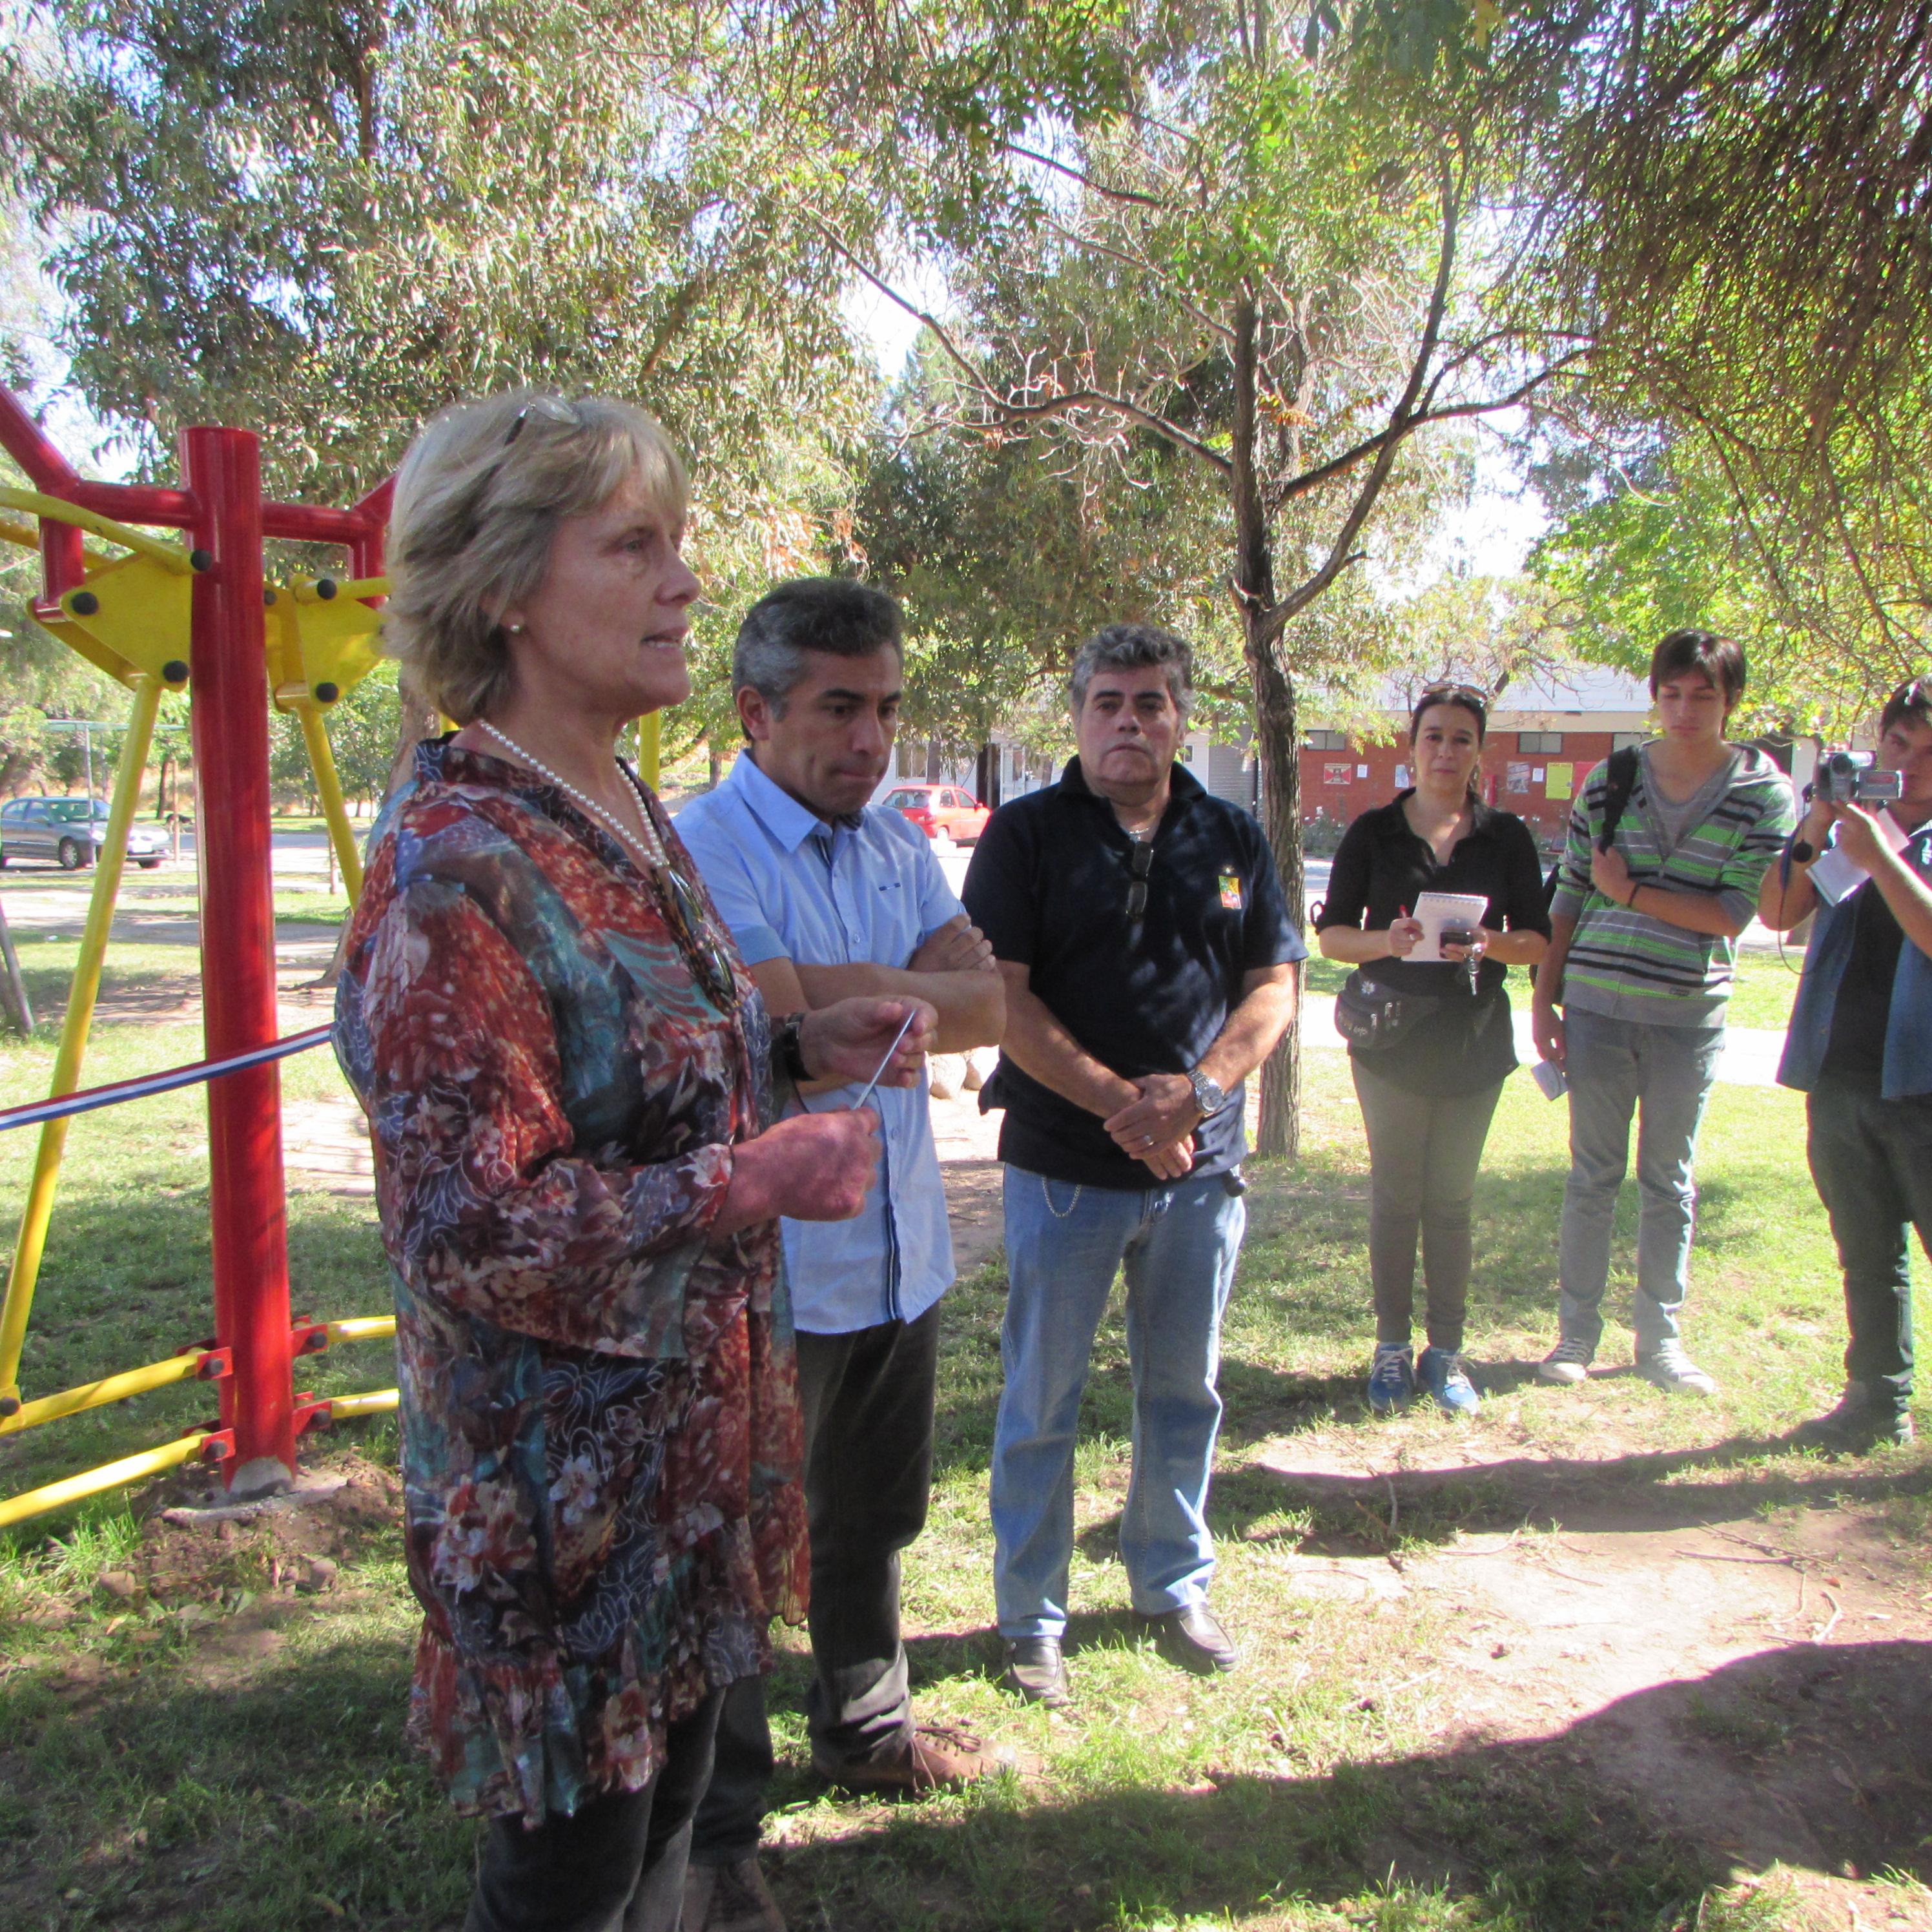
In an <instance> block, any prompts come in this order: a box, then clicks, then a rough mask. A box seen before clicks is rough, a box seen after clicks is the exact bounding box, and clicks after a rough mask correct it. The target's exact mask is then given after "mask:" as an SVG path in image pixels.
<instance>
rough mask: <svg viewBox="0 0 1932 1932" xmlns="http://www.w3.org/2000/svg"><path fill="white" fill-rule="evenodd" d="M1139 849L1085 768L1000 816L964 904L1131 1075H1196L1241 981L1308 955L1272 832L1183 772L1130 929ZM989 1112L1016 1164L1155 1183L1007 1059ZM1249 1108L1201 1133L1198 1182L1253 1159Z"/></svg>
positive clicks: (1008, 956) (1235, 1101)
mask: <svg viewBox="0 0 1932 1932" xmlns="http://www.w3.org/2000/svg"><path fill="white" fill-rule="evenodd" d="M1133 854H1134V841H1133V840H1132V839H1131V838H1129V837H1128V836H1127V834H1126V832H1124V831H1122V830H1121V825H1120V821H1119V820H1118V819H1117V818H1115V816H1114V808H1113V807H1112V805H1110V804H1109V802H1107V800H1106V799H1104V798H1102V797H1100V796H1099V795H1098V794H1097V793H1094V792H1091V791H1090V790H1088V788H1087V781H1086V780H1085V778H1083V777H1082V775H1081V771H1080V760H1079V759H1078V758H1074V759H1072V760H1069V762H1068V763H1067V769H1066V770H1065V771H1064V772H1062V773H1061V777H1060V782H1059V783H1058V784H1053V785H1049V786H1047V787H1045V789H1043V790H1040V791H1037V792H1032V793H1029V794H1028V796H1026V797H1025V798H1020V799H1015V800H1014V801H1013V802H1012V803H1011V804H1010V805H1002V806H1001V808H1000V809H999V810H998V811H996V812H995V813H994V814H993V816H992V819H991V820H989V822H988V823H987V826H986V831H985V832H984V833H983V835H982V836H981V838H980V844H979V849H978V850H977V851H976V852H975V853H974V855H973V863H972V865H971V868H970V869H969V870H968V872H967V874H966V888H965V892H964V893H963V895H962V897H963V898H964V899H965V904H966V910H967V911H968V913H971V915H972V917H973V921H974V924H975V925H976V926H979V927H980V929H981V930H982V931H983V932H984V933H985V934H986V937H987V938H988V939H989V941H992V947H993V952H994V955H995V957H996V958H998V959H1004V960H1008V961H1010V962H1012V963H1013V964H1014V965H1021V966H1025V968H1028V986H1030V987H1031V989H1032V991H1033V992H1034V993H1035V994H1037V995H1038V996H1039V997H1040V999H1042V1000H1043V1001H1045V1002H1046V1007H1047V1009H1048V1010H1049V1012H1051V1013H1052V1015H1053V1016H1054V1017H1055V1019H1058V1021H1059V1022H1060V1023H1061V1025H1063V1026H1064V1027H1065V1028H1066V1029H1067V1031H1068V1032H1069V1033H1070V1034H1072V1035H1073V1037H1074V1038H1075V1039H1076V1040H1077V1041H1079V1043H1080V1045H1081V1046H1082V1047H1084V1048H1085V1049H1086V1051H1087V1052H1089V1053H1091V1055H1093V1056H1094V1058H1095V1059H1096V1060H1097V1061H1100V1063H1101V1064H1102V1065H1103V1066H1104V1067H1109V1068H1111V1069H1112V1070H1113V1071H1114V1072H1115V1073H1118V1074H1120V1075H1121V1076H1123V1077H1124V1079H1130V1080H1132V1079H1139V1077H1140V1076H1142V1075H1144V1074H1148V1073H1187V1072H1189V1071H1190V1070H1192V1069H1193V1068H1194V1067H1197V1066H1199V1064H1200V1062H1201V1059H1202V1056H1203V1055H1205V1053H1206V1052H1207V1051H1208V1049H1209V1048H1210V1047H1211V1046H1213V1045H1214V1042H1215V1040H1217V1037H1219V1036H1220V1031H1221V1029H1222V1028H1223V1026H1224V1025H1226V1023H1227V1019H1228V1016H1229V1013H1230V1012H1232V1010H1233V1009H1234V1008H1235V1006H1237V1005H1238V1004H1239V1003H1240V1001H1241V980H1242V977H1243V975H1244V974H1247V973H1248V972H1250V971H1253V970H1255V969H1256V968H1260V967H1264V966H1279V965H1283V964H1284V963H1286V962H1288V961H1290V960H1295V959H1306V958H1307V956H1308V949H1307V947H1305V946H1304V945H1303V944H1302V943H1301V937H1300V935H1298V933H1297V932H1296V931H1295V928H1294V926H1292V924H1291V923H1290V922H1289V916H1288V907H1287V905H1286V901H1284V900H1283V897H1282V892H1281V882H1280V880H1279V879H1278V878H1277V877H1276V874H1275V869H1274V854H1273V853H1271V851H1270V850H1268V840H1267V839H1266V838H1265V837H1264V836H1263V835H1262V829H1261V827H1260V826H1259V825H1258V824H1256V822H1255V820H1253V818H1252V817H1250V815H1249V814H1247V812H1245V811H1242V810H1241V808H1240V807H1239V806H1238V805H1229V804H1228V803H1226V802H1225V801H1224V800H1223V799H1218V798H1216V797H1214V796H1213V795H1212V794H1211V793H1208V791H1206V790H1204V789H1203V788H1202V785H1201V784H1200V781H1199V780H1198V779H1197V778H1195V777H1194V775H1193V773H1192V772H1189V771H1188V770H1187V769H1186V768H1185V767H1184V766H1181V765H1176V766H1175V767H1174V777H1173V781H1172V792H1171V794H1170V796H1169V803H1168V808H1167V810H1166V812H1165V813H1164V814H1163V816H1162V818H1161V821H1160V825H1159V826H1158V827H1157V829H1156V830H1155V832H1154V859H1153V862H1152V864H1151V868H1150V869H1149V871H1148V877H1147V888H1148V892H1147V910H1146V911H1145V914H1144V915H1143V916H1142V917H1141V918H1140V919H1139V920H1136V921H1133V922H1130V920H1129V919H1128V917H1127V897H1128V889H1129V887H1130V885H1131V884H1132V883H1133V878H1132V867H1133ZM980 1104H981V1106H983V1107H1004V1108H1005V1109H1006V1110H1007V1118H1006V1120H1005V1122H1004V1124H1003V1125H1002V1126H1001V1129H1000V1158H1001V1160H1003V1161H1007V1162H1009V1163H1011V1164H1012V1165H1013V1166H1016V1167H1023V1168H1026V1169H1030V1170H1031V1172H1034V1173H1036V1174H1043V1175H1046V1176H1047V1177H1048V1178H1049V1179H1051V1180H1055V1181H1073V1182H1078V1183H1079V1184H1082V1186H1085V1187H1116V1188H1143V1187H1151V1186H1153V1185H1154V1180H1153V1177H1152V1176H1151V1175H1150V1173H1149V1172H1148V1169H1147V1168H1146V1167H1145V1166H1143V1165H1142V1163H1140V1162H1139V1161H1137V1160H1133V1158H1132V1157H1130V1156H1129V1155H1127V1154H1124V1153H1123V1152H1122V1151H1121V1149H1120V1148H1118V1147H1116V1146H1115V1144H1114V1142H1112V1140H1111V1139H1109V1137H1108V1135H1107V1133H1106V1129H1105V1128H1103V1127H1102V1126H1101V1124H1100V1116H1099V1115H1097V1114H1090V1113H1088V1112H1087V1111H1086V1109H1085V1108H1082V1107H1077V1106H1075V1105H1074V1104H1073V1102H1072V1101H1071V1100H1064V1099H1063V1098H1062V1097H1061V1096H1060V1095H1059V1094H1056V1093H1055V1092H1054V1091H1052V1088H1047V1087H1043V1086H1042V1085H1040V1082H1038V1081H1037V1080H1035V1079H1033V1078H1032V1077H1031V1075H1029V1074H1027V1073H1023V1072H1022V1070H1021V1069H1020V1068H1019V1067H1016V1066H1015V1065H1014V1064H1013V1061H1012V1060H1011V1059H1010V1058H1008V1057H1007V1056H1006V1055H1001V1059H1000V1065H999V1070H998V1073H996V1074H995V1076H994V1078H993V1079H992V1081H991V1082H989V1083H988V1085H987V1088H986V1093H985V1094H983V1096H982V1097H981V1101H980ZM1241 1114H1242V1106H1241V1095H1240V1094H1238V1093H1237V1094H1234V1095H1232V1096H1231V1097H1230V1098H1229V1102H1228V1104H1227V1105H1226V1106H1225V1107H1223V1109H1221V1111H1220V1112H1219V1113H1218V1114H1216V1115H1214V1117H1213V1118H1211V1119H1209V1120H1206V1121H1202V1124H1201V1125H1200V1126H1199V1128H1197V1129H1196V1133H1195V1157H1194V1169H1193V1171H1194V1172H1195V1173H1196V1174H1197V1175H1210V1174H1222V1173H1226V1172H1227V1171H1228V1170H1229V1169H1231V1168H1232V1167H1234V1166H1235V1165H1236V1164H1237V1163H1238V1162H1239V1161H1240V1160H1241V1157H1242V1156H1243V1155H1244V1154H1246V1153H1247V1141H1246V1139H1245V1138H1244V1135H1243V1133H1242V1121H1241Z"/></svg>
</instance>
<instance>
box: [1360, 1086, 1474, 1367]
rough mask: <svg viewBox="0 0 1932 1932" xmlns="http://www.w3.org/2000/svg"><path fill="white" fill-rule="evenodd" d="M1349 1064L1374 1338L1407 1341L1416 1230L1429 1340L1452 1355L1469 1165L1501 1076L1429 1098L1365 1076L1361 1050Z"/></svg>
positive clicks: (1459, 1339)
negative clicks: (1363, 1161) (1358, 1127)
mask: <svg viewBox="0 0 1932 1932" xmlns="http://www.w3.org/2000/svg"><path fill="white" fill-rule="evenodd" d="M1398 1050H1399V1049H1398ZM1349 1066H1350V1067H1351V1068H1352V1070H1353V1071H1354V1073H1355V1097H1356V1098H1357V1100H1359V1101H1360V1102H1361V1107H1362V1124H1363V1125H1364V1127H1366V1128H1367V1130H1368V1136H1369V1279H1370V1283H1372V1284H1373V1288H1374V1290H1375V1298H1376V1340H1377V1341H1378V1342H1379V1343H1393V1344H1394V1346H1397V1347H1398V1348H1400V1347H1404V1346H1406V1345H1407V1343H1408V1342H1409V1328H1410V1325H1411V1324H1412V1322H1413V1321H1414V1320H1415V1238H1416V1233H1417V1231H1418V1229H1420V1230H1421V1235H1422V1276H1423V1281H1424V1286H1425V1289H1426V1292H1427V1303H1428V1319H1427V1328H1428V1334H1429V1344H1430V1347H1431V1348H1433V1349H1447V1350H1448V1352H1449V1353H1450V1354H1451V1355H1454V1354H1456V1353H1457V1352H1458V1351H1459V1350H1460V1349H1461V1348H1462V1346H1463V1319H1464V1313H1465V1310H1466V1308H1467V1306H1468V1304H1469V1268H1470V1263H1471V1247H1470V1238H1469V1210H1470V1205H1471V1203H1472V1202H1473V1201H1474V1200H1475V1193H1476V1171H1477V1169H1478V1168H1479V1167H1481V1166H1482V1163H1483V1143H1484V1141H1486V1140H1487V1139H1488V1138H1489V1133H1490V1117H1491V1115H1493V1114H1494V1113H1495V1112H1496V1101H1497V1098H1498V1097H1499V1095H1500V1094H1502V1091H1503V1089H1502V1082H1501V1081H1498V1082H1496V1085H1494V1086H1493V1087H1479V1088H1477V1090H1476V1091H1475V1092H1474V1093H1473V1094H1455V1095H1454V1096H1452V1097H1448V1098H1446V1099H1440V1100H1432V1099H1429V1098H1427V1097H1425V1096H1424V1095H1421V1094H1412V1093H1410V1092H1409V1091H1408V1089H1407V1088H1403V1087H1398V1086H1397V1085H1396V1084H1395V1082H1394V1081H1392V1080H1388V1079H1384V1078H1383V1077H1382V1076H1381V1075H1380V1074H1379V1073H1373V1072H1372V1071H1371V1070H1370V1069H1369V1068H1368V1067H1366V1066H1365V1065H1364V1064H1363V1062H1362V1061H1361V1058H1360V1056H1356V1057H1355V1058H1352V1059H1351V1060H1350V1061H1349Z"/></svg>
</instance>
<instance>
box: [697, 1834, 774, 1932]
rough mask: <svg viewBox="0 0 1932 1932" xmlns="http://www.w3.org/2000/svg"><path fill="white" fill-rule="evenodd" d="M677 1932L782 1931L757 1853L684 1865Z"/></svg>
mask: <svg viewBox="0 0 1932 1932" xmlns="http://www.w3.org/2000/svg"><path fill="white" fill-rule="evenodd" d="M678 1932H785V1922H784V1913H783V1912H781V1911H779V1909H778V1900H776V1899H775V1898H774V1897H772V1894H771V1891H770V1890H769V1888H768V1887H767V1886H766V1883H765V1875H764V1873H763V1872H761V1871H760V1870H759V1869H758V1855H757V1852H753V1853H752V1854H751V1856H750V1857H749V1858H734V1859H733V1861H731V1863H730V1864H724V1865H697V1864H694V1865H688V1866H686V1867H685V1873H684V1911H683V1915H682V1918H679V1921H678Z"/></svg>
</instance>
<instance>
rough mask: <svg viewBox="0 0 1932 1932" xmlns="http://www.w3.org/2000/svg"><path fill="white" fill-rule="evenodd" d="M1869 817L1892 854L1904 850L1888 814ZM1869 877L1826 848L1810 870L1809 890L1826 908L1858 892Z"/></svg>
mask: <svg viewBox="0 0 1932 1932" xmlns="http://www.w3.org/2000/svg"><path fill="white" fill-rule="evenodd" d="M1872 816H1873V817H1874V818H1875V819H1876V820H1878V832H1879V837H1880V838H1882V839H1883V840H1884V841H1885V843H1886V844H1888V845H1889V846H1890V847H1891V849H1892V850H1894V852H1898V851H1902V850H1903V849H1904V847H1905V836H1906V835H1905V833H1904V832H1903V831H1902V830H1900V827H1899V824H1898V821H1897V820H1896V819H1895V818H1894V817H1892V815H1891V813H1890V812H1888V811H1876V812H1873V814H1872ZM1870 877H1871V874H1870V873H1869V872H1867V871H1866V870H1865V868H1864V866H1862V865H1860V864H1859V863H1858V861H1857V860H1856V859H1853V858H1850V857H1849V856H1847V855H1846V853H1844V852H1843V850H1841V848H1840V847H1838V846H1837V845H1835V844H1833V845H1828V846H1827V847H1826V848H1825V852H1824V855H1823V857H1821V858H1820V859H1819V861H1818V862H1817V864H1816V865H1814V866H1813V867H1812V868H1811V889H1812V890H1813V891H1814V892H1816V893H1817V895H1818V896H1819V897H1820V898H1821V899H1823V901H1825V903H1826V904H1827V905H1836V904H1838V901H1840V900H1841V899H1843V898H1846V897H1847V896H1849V895H1850V894H1851V893H1852V892H1856V891H1857V890H1858V888H1859V886H1861V885H1863V884H1864V882H1865V881H1866V880H1867V879H1868V878H1870Z"/></svg>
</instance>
